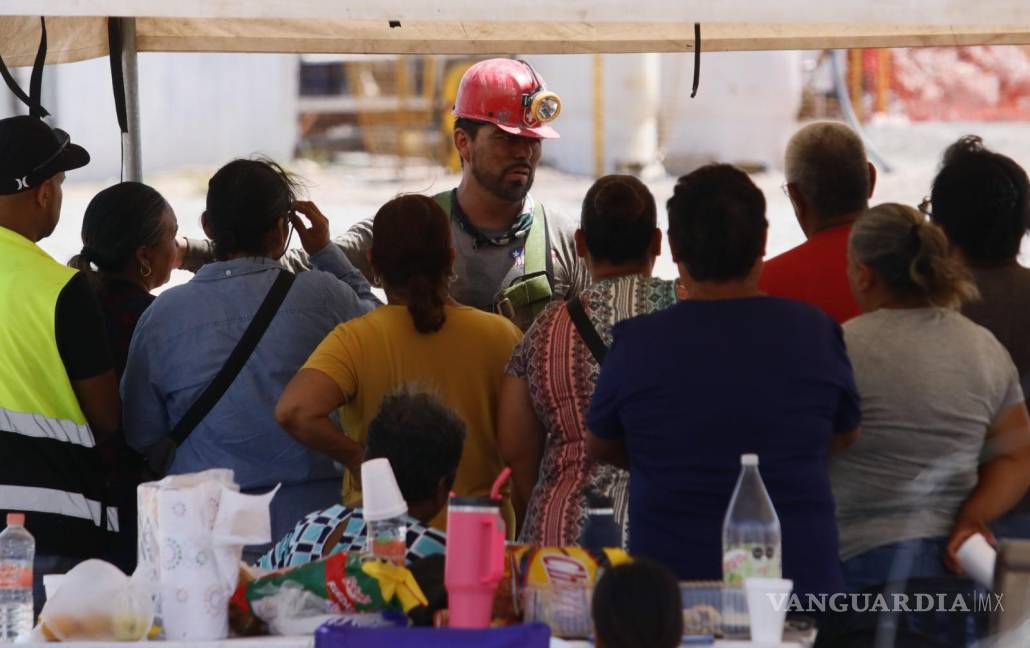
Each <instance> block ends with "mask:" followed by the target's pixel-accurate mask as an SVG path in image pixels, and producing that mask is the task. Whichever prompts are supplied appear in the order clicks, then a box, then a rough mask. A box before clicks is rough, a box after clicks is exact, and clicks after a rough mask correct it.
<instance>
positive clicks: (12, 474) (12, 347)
mask: <svg viewBox="0 0 1030 648" xmlns="http://www.w3.org/2000/svg"><path fill="white" fill-rule="evenodd" d="M88 162H89V154H88V153H87V152H86V150H85V149H83V148H82V147H80V146H77V145H75V144H72V143H71V141H70V140H69V137H68V134H67V133H65V132H64V131H61V130H56V129H51V128H50V126H48V125H47V124H46V123H45V122H43V121H42V120H41V119H38V118H36V117H29V116H20V117H11V118H8V119H3V120H0V313H3V316H2V317H0V358H2V359H3V360H2V362H0V521H2V520H4V519H6V514H7V513H9V512H19V513H24V514H25V525H26V527H27V528H28V529H29V530H30V531H31V532H32V534H33V535H34V536H35V538H36V558H35V565H34V567H35V569H34V586H35V587H34V590H35V603H36V608H37V611H38V609H39V607H40V606H41V605H42V603H43V598H44V597H43V590H42V577H43V575H44V574H47V573H64V572H65V571H67V570H68V569H70V568H71V567H72V566H74V565H75V564H76V563H78V562H79V561H81V560H82V559H84V558H89V557H98V556H100V555H101V554H102V553H103V551H104V549H105V548H106V544H107V542H108V541H109V539H110V537H111V533H112V532H115V531H117V529H118V514H117V511H116V510H115V509H114V508H112V507H108V506H106V505H105V504H104V474H103V467H102V466H101V464H100V463H99V460H98V457H97V455H96V450H95V446H96V443H97V441H98V440H102V439H103V438H104V437H109V436H110V435H113V434H115V433H116V432H117V430H118V428H119V425H120V422H121V402H120V401H119V399H118V384H117V381H116V379H115V374H114V371H113V369H112V358H111V351H110V347H109V344H108V341H107V334H106V332H105V329H104V319H103V314H102V312H101V310H100V304H99V303H98V301H97V298H96V296H95V294H94V293H93V290H92V288H91V287H90V285H89V283H88V281H87V280H86V277H85V276H84V275H82V274H81V273H79V272H77V271H75V270H73V269H71V268H68V267H66V266H64V265H61V264H60V263H58V262H57V261H55V260H54V259H52V258H50V257H49V256H48V255H47V254H46V253H45V252H43V250H41V249H40V248H39V247H38V246H37V245H36V242H37V241H39V240H41V239H43V238H46V237H47V236H49V235H50V234H51V233H52V232H53V231H54V228H55V227H56V226H57V221H58V219H59V218H60V215H61V198H62V192H61V183H62V182H64V172H65V171H69V170H71V169H77V168H79V167H82V166H84V165H86V164H87V163H88Z"/></svg>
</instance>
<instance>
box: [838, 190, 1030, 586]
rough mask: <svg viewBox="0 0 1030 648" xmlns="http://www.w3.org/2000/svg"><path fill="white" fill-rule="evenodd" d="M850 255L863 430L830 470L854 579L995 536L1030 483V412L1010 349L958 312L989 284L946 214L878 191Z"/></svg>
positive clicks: (921, 570) (850, 344)
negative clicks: (994, 528) (958, 251)
mask: <svg viewBox="0 0 1030 648" xmlns="http://www.w3.org/2000/svg"><path fill="white" fill-rule="evenodd" d="M848 257H849V262H848V265H849V268H848V279H849V282H850V284H851V289H852V291H853V292H854V294H855V299H856V301H857V303H858V306H859V308H860V309H861V310H862V312H863V313H864V314H863V315H861V316H859V317H856V318H854V319H852V320H851V321H849V322H847V323H846V324H845V325H844V337H845V342H846V343H847V348H848V355H849V357H850V358H851V364H852V366H853V367H854V371H855V379H856V382H857V384H858V391H859V394H860V395H861V397H862V435H861V437H860V438H859V439H858V441H857V442H856V443H855V444H854V445H853V446H852V447H851V448H849V449H848V451H847V452H846V453H843V454H841V455H839V456H836V457H834V458H833V459H832V461H831V464H830V479H831V482H832V485H833V492H834V496H835V498H836V500H837V524H838V528H839V531H840V552H841V559H842V561H843V563H842V565H843V571H844V578H845V583H846V585H847V586H848V587H849V589H851V590H853V591H854V590H860V589H863V588H866V587H871V586H874V585H876V584H879V583H883V582H885V581H887V580H894V579H897V578H905V577H936V576H942V575H945V574H946V573H947V571H946V569H945V567H948V568H950V569H951V570H952V571H957V569H958V567H957V562H956V557H955V552H956V550H957V549H958V547H959V546H960V545H961V544H962V542H963V541H964V540H965V539H966V538H968V537H969V536H970V535H972V534H974V533H982V534H984V536H985V537H987V538H988V539H993V536H992V535H991V533H990V531H988V529H987V526H986V525H987V524H988V523H989V522H991V521H992V520H994V519H995V518H997V517H999V516H1000V515H1002V514H1004V513H1005V512H1006V511H1008V510H1009V509H1010V508H1012V507H1013V506H1014V505H1015V504H1016V503H1017V502H1018V501H1019V500H1020V498H1021V497H1022V496H1023V494H1024V493H1025V492H1026V490H1027V487H1028V485H1030V419H1028V417H1027V410H1026V406H1025V404H1024V402H1023V392H1022V389H1021V388H1020V386H1019V377H1018V376H1017V374H1016V368H1015V365H1013V363H1012V359H1011V358H1010V357H1009V354H1008V352H1007V351H1005V348H1004V347H1002V345H1001V344H1000V343H999V342H998V340H997V339H995V337H994V336H993V335H991V333H990V332H989V331H988V330H987V329H984V328H982V327H980V326H978V325H976V324H974V323H973V322H971V321H970V320H968V319H966V318H965V317H964V316H963V315H961V314H960V313H959V312H958V308H959V307H960V306H961V305H962V304H963V303H964V302H966V301H967V300H969V299H972V298H974V297H975V296H976V288H975V286H974V285H973V283H972V281H971V278H970V275H969V272H968V270H966V268H965V267H964V266H963V265H962V264H961V262H960V261H958V260H957V259H956V258H955V257H954V256H952V255H951V254H950V253H949V250H948V242H947V239H946V238H945V236H944V233H943V232H942V231H941V230H940V228H938V227H937V226H936V225H933V224H930V223H927V222H925V221H924V220H923V217H922V215H921V214H920V213H919V212H917V211H916V210H915V209H913V208H911V207H906V206H903V205H897V204H885V205H879V206H877V207H874V208H872V209H870V210H869V211H867V212H866V213H865V214H864V215H863V216H862V217H861V218H859V220H858V221H857V222H856V223H855V226H854V228H853V230H852V232H851V238H850V241H849V247H848ZM981 456H984V462H985V463H983V464H982V465H981V463H980V460H981ZM892 568H894V569H897V570H900V571H897V572H892Z"/></svg>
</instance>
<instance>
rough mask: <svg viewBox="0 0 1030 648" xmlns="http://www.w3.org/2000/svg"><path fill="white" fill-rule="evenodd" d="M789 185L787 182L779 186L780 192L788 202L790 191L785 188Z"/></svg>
mask: <svg viewBox="0 0 1030 648" xmlns="http://www.w3.org/2000/svg"><path fill="white" fill-rule="evenodd" d="M789 185H790V183H789V182H784V183H783V184H781V185H780V191H782V192H783V195H784V196H786V197H787V199H788V200H790V190H789V189H788V188H787V187H788V186H789Z"/></svg>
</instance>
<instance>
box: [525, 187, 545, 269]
mask: <svg viewBox="0 0 1030 648" xmlns="http://www.w3.org/2000/svg"><path fill="white" fill-rule="evenodd" d="M546 230H547V220H546V218H545V217H544V206H543V204H541V203H539V202H534V203H533V224H532V225H531V226H530V227H529V234H528V235H527V236H526V259H525V260H526V270H525V274H527V275H534V274H537V273H538V272H547V231H546Z"/></svg>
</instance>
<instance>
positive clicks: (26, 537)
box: [0, 513, 36, 641]
mask: <svg viewBox="0 0 1030 648" xmlns="http://www.w3.org/2000/svg"><path fill="white" fill-rule="evenodd" d="M35 555H36V540H35V539H34V538H33V537H32V534H31V533H29V532H28V531H27V530H26V529H25V514H24V513H8V514H7V528H6V529H4V530H3V532H2V533H0V641H14V640H15V639H17V638H18V635H22V634H25V635H27V634H28V633H29V632H31V631H32V560H33V558H34V557H35Z"/></svg>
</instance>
